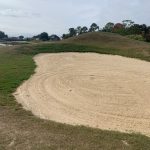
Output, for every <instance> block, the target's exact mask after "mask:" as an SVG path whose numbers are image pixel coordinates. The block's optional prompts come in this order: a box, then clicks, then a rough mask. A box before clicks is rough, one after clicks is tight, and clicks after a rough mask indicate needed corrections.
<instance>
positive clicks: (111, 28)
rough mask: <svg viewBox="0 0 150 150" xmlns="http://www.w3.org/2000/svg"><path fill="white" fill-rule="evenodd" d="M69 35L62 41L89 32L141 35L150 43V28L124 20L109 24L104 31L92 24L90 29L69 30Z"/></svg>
mask: <svg viewBox="0 0 150 150" xmlns="http://www.w3.org/2000/svg"><path fill="white" fill-rule="evenodd" d="M68 31H69V32H68V33H67V34H63V35H62V39H67V38H70V37H74V36H78V35H80V34H83V33H87V32H111V33H118V34H120V35H124V36H127V35H141V36H142V37H143V39H144V40H145V41H147V42H150V26H147V25H146V24H141V25H140V24H136V23H134V21H132V20H123V21H122V23H112V22H108V23H107V24H106V25H105V26H104V27H103V28H102V29H100V27H99V26H98V25H97V24H96V23H92V24H91V26H90V27H89V28H88V27H86V26H83V27H81V26H78V27H76V28H69V30H68Z"/></svg>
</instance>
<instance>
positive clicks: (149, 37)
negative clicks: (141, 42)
mask: <svg viewBox="0 0 150 150" xmlns="http://www.w3.org/2000/svg"><path fill="white" fill-rule="evenodd" d="M146 41H147V42H150V34H147V35H146Z"/></svg>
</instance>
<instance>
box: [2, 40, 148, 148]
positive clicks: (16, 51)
mask: <svg viewBox="0 0 150 150" xmlns="http://www.w3.org/2000/svg"><path fill="white" fill-rule="evenodd" d="M72 51H76V52H97V53H103V54H114V55H122V56H127V57H135V58H139V59H143V60H147V61H150V55H149V54H150V51H149V50H148V49H147V50H145V49H144V50H142V49H141V51H139V50H136V49H134V50H132V49H130V48H129V49H128V50H126V51H122V50H120V49H115V48H112V49H108V48H106V47H103V48H100V47H97V46H94V47H93V46H87V45H84V46H83V45H78V44H77V45H76V44H48V43H46V44H41V43H40V44H33V45H28V46H19V47H15V48H3V49H0V149H2V150H5V149H22V150H24V149H31V150H32V149H33V150H34V149H36V150H37V149H40V150H46V149H65V150H66V149H68V150H70V149H85V150H88V149H89V150H91V149H92V150H94V149H95V150H97V149H100V150H117V149H118V150H133V149H134V150H148V149H149V148H150V138H148V137H146V136H144V135H140V134H125V133H119V132H113V131H102V130H99V129H91V128H87V127H82V126H77V127H74V126H70V125H64V124H60V123H55V122H52V121H46V120H41V119H38V118H36V117H34V116H33V115H32V114H31V113H30V112H27V111H25V110H23V109H22V107H21V106H20V105H19V104H17V103H16V102H15V100H14V97H13V96H12V95H11V93H12V92H13V91H14V90H15V89H16V87H17V86H19V85H20V84H21V83H22V82H23V81H24V80H26V79H28V78H29V77H30V75H31V74H32V73H33V72H34V69H35V64H34V62H33V60H32V57H33V56H34V55H35V54H38V53H42V52H45V53H47V52H49V53H54V52H72Z"/></svg>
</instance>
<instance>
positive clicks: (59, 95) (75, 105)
mask: <svg viewBox="0 0 150 150" xmlns="http://www.w3.org/2000/svg"><path fill="white" fill-rule="evenodd" d="M34 60H35V62H36V63H37V66H38V67H37V69H36V73H35V74H34V75H33V76H32V77H31V78H30V79H29V80H28V81H26V82H24V83H23V84H22V85H21V86H20V87H19V88H18V89H17V91H16V93H15V94H14V95H15V97H16V99H17V101H18V102H19V103H21V104H22V105H23V106H24V108H25V109H27V110H30V111H32V112H33V114H35V115H36V116H39V117H40V118H44V119H49V120H53V121H57V122H62V123H67V124H71V125H86V126H90V127H96V128H100V129H107V130H116V131H122V132H140V133H143V134H146V135H150V63H149V62H145V61H140V60H136V59H131V58H124V57H121V56H111V55H110V56H109V55H99V54H94V53H84V54H81V53H59V54H40V55H37V56H36V57H35V58H34Z"/></svg>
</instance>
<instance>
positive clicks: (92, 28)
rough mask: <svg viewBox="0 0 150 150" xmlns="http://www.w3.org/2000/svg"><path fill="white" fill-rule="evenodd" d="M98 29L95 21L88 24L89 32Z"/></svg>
mask: <svg viewBox="0 0 150 150" xmlns="http://www.w3.org/2000/svg"><path fill="white" fill-rule="evenodd" d="M98 30H99V26H98V25H97V24H96V23H92V25H91V26H90V29H89V32H95V31H98Z"/></svg>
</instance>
